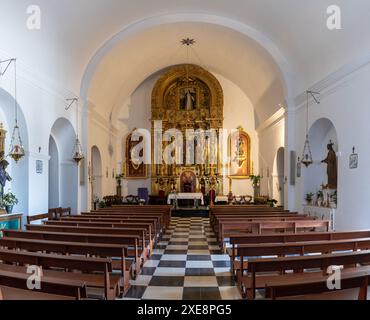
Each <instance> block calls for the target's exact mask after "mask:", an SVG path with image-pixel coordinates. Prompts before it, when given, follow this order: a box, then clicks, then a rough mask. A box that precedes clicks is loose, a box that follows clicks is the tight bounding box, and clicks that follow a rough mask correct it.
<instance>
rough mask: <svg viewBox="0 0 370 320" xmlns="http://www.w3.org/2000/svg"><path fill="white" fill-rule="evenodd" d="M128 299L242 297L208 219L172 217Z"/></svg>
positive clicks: (230, 298) (132, 282)
mask: <svg viewBox="0 0 370 320" xmlns="http://www.w3.org/2000/svg"><path fill="white" fill-rule="evenodd" d="M131 284H132V287H131V289H130V291H129V292H128V294H127V295H126V297H125V299H143V300H234V299H241V296H240V294H239V292H238V289H237V288H236V287H235V282H234V280H233V278H232V276H231V273H230V259H229V257H228V256H227V255H223V254H222V253H221V251H220V247H219V246H218V244H217V242H216V239H215V236H214V234H213V232H212V230H211V228H210V224H209V219H204V218H173V219H172V221H171V226H170V228H169V229H168V230H167V232H166V234H165V235H163V237H162V241H161V242H159V243H158V245H157V247H156V249H155V250H154V252H153V256H152V258H151V259H150V260H149V261H147V262H146V264H145V265H144V269H143V272H142V274H141V275H140V276H139V277H138V278H137V280H136V281H131Z"/></svg>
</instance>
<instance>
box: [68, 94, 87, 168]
mask: <svg viewBox="0 0 370 320" xmlns="http://www.w3.org/2000/svg"><path fill="white" fill-rule="evenodd" d="M67 101H68V102H70V103H69V105H68V106H67V107H66V110H69V109H70V108H71V106H72V104H73V103H76V130H77V135H76V140H75V144H74V147H73V155H72V159H73V160H74V161H75V162H76V163H77V165H78V164H79V163H80V162H81V161H82V160H83V159H85V156H84V154H83V151H82V146H81V142H80V139H79V138H78V130H79V127H78V124H79V122H78V98H72V99H67Z"/></svg>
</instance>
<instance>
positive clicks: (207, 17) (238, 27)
mask: <svg viewBox="0 0 370 320" xmlns="http://www.w3.org/2000/svg"><path fill="white" fill-rule="evenodd" d="M179 22H194V23H196V22H198V23H209V24H215V25H219V26H223V27H227V28H229V29H232V30H234V31H237V32H239V33H241V34H243V35H245V36H247V37H249V38H251V39H253V40H254V41H256V42H257V43H258V44H259V45H260V46H262V47H263V48H265V50H266V51H267V52H268V53H269V54H270V56H271V57H272V59H273V60H274V61H275V63H276V65H277V66H278V68H279V70H280V72H281V75H282V79H283V80H284V83H283V85H284V89H285V93H286V96H287V97H288V98H287V100H288V101H289V100H290V96H291V94H292V88H291V83H290V80H289V79H291V74H292V72H291V70H290V66H289V64H288V62H287V60H286V59H285V57H284V55H283V54H282V52H281V51H280V49H279V48H278V47H277V46H276V45H275V44H274V43H273V42H272V40H271V39H269V38H268V37H266V36H265V35H264V34H262V33H261V32H259V31H257V30H256V29H254V28H252V27H250V26H248V25H246V24H243V23H241V22H239V21H236V20H232V19H230V18H227V17H223V16H218V15H211V14H206V13H197V12H193V13H191V12H188V13H175V14H163V15H158V16H153V17H150V18H147V19H144V20H140V21H137V22H135V23H133V24H131V25H129V26H127V27H126V28H124V29H123V30H122V31H120V32H119V33H117V34H116V35H114V36H113V37H112V38H111V39H109V40H108V41H107V42H106V43H105V44H104V45H103V46H102V47H101V48H100V49H99V50H98V51H97V52H96V54H95V55H94V56H93V57H92V59H91V60H90V62H89V63H88V65H87V68H86V70H85V73H84V75H83V78H82V81H81V91H80V96H81V98H82V99H83V100H84V101H87V98H88V91H89V87H90V84H91V81H92V79H93V76H94V72H95V70H96V68H97V67H98V65H99V64H100V62H101V61H102V60H103V58H104V57H105V55H106V54H108V52H110V51H111V50H112V49H113V48H114V47H115V46H116V45H117V44H119V43H120V42H122V41H124V40H126V39H128V38H129V37H132V36H134V35H136V34H138V33H140V32H143V31H145V30H147V29H150V28H153V27H156V26H159V25H163V24H171V23H179Z"/></svg>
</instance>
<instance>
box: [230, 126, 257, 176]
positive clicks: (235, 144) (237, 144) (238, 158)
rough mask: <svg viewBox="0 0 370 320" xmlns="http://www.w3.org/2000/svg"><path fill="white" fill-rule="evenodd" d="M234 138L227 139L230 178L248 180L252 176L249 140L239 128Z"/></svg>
mask: <svg viewBox="0 0 370 320" xmlns="http://www.w3.org/2000/svg"><path fill="white" fill-rule="evenodd" d="M238 130H239V131H238V132H236V133H235V136H230V138H229V148H230V149H229V154H230V159H231V161H230V173H229V174H230V176H231V177H232V178H233V179H248V178H249V177H250V175H251V174H252V169H251V163H252V162H251V139H250V137H249V135H248V134H247V133H246V132H244V130H243V128H241V127H239V128H238Z"/></svg>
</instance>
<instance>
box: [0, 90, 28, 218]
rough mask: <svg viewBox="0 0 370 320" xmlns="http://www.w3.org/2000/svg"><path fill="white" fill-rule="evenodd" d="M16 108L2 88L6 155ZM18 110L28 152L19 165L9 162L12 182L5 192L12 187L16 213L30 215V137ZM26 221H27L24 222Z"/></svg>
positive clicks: (1, 102) (21, 130)
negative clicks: (16, 202)
mask: <svg viewBox="0 0 370 320" xmlns="http://www.w3.org/2000/svg"><path fill="white" fill-rule="evenodd" d="M14 106H15V101H14V98H13V96H12V95H11V94H9V93H8V92H7V91H6V90H4V89H2V88H0V112H1V113H0V114H1V115H2V117H4V118H3V119H1V121H3V122H4V128H5V129H6V130H7V131H8V133H7V138H6V143H5V154H6V155H7V154H8V151H9V145H10V140H11V136H12V130H13V126H14V116H15V114H14ZM17 108H18V124H19V127H20V134H21V139H22V143H23V146H24V148H25V151H26V156H25V157H24V158H23V159H21V160H20V161H19V162H18V164H16V163H15V162H14V161H13V160H12V161H10V160H9V159H8V161H9V163H10V165H9V168H8V171H9V173H10V176H11V177H12V179H13V180H12V182H11V183H7V184H6V186H5V189H4V192H7V191H8V189H9V188H10V187H11V190H12V192H13V193H14V194H15V195H16V196H17V198H18V200H19V204H18V205H17V206H15V208H14V212H21V213H23V214H24V215H28V213H29V136H28V128H27V123H26V119H25V117H24V114H23V112H22V108H21V106H20V105H17ZM24 221H25V220H24Z"/></svg>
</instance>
